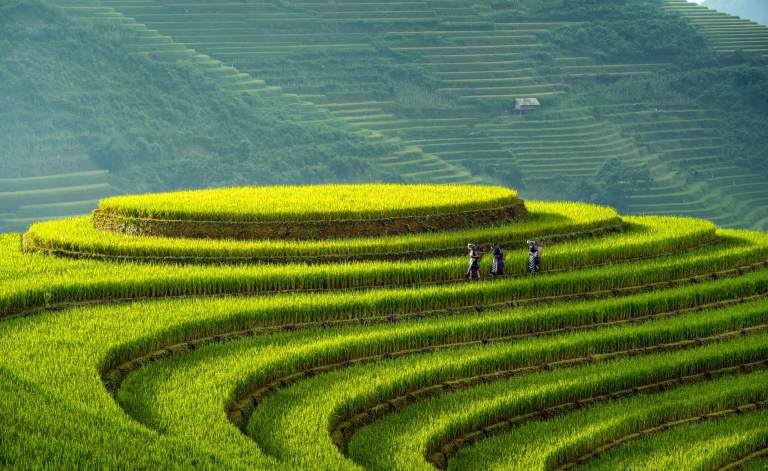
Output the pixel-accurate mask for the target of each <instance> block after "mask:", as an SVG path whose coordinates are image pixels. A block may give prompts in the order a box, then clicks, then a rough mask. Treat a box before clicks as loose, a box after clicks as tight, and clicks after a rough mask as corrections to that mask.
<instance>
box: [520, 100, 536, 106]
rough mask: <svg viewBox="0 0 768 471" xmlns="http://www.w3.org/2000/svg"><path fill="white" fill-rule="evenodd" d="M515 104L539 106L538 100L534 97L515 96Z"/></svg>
mask: <svg viewBox="0 0 768 471" xmlns="http://www.w3.org/2000/svg"><path fill="white" fill-rule="evenodd" d="M515 105H516V106H539V100H537V99H536V98H516V99H515Z"/></svg>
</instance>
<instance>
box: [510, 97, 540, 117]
mask: <svg viewBox="0 0 768 471" xmlns="http://www.w3.org/2000/svg"><path fill="white" fill-rule="evenodd" d="M537 106H539V100H537V99H536V98H517V99H515V111H516V112H517V114H528V112H529V111H532V112H534V113H535V112H536V107H537Z"/></svg>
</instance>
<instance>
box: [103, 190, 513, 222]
mask: <svg viewBox="0 0 768 471" xmlns="http://www.w3.org/2000/svg"><path fill="white" fill-rule="evenodd" d="M516 201H517V192H515V191H514V190H509V189H507V188H501V187H478V186H471V185H427V184H423V185H395V184H370V185H315V186H311V185H310V186H266V187H242V188H219V189H213V190H195V191H181V192H172V193H160V194H148V195H136V196H115V197H112V198H107V199H104V200H102V201H101V202H99V209H100V210H101V211H102V212H103V213H104V214H112V215H118V216H124V217H131V218H147V219H166V220H189V221H245V222H268V221H333V220H340V219H384V218H393V217H403V216H423V215H434V214H451V213H457V212H462V211H469V210H482V209H491V208H499V207H504V206H509V205H511V204H514V203H515V202H516Z"/></svg>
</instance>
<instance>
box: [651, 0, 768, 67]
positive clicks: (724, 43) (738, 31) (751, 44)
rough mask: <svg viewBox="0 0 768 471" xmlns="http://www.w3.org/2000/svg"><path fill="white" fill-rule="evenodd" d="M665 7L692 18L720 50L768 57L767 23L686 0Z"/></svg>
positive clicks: (673, 2) (669, 0) (674, 0)
mask: <svg viewBox="0 0 768 471" xmlns="http://www.w3.org/2000/svg"><path fill="white" fill-rule="evenodd" d="M664 8H665V9H666V10H667V11H671V12H675V13H678V14H679V15H680V16H682V17H683V18H685V19H686V20H688V21H690V22H691V24H693V25H694V26H696V28H697V29H698V30H699V31H701V34H703V35H704V37H705V38H707V40H708V41H709V42H710V44H712V47H713V48H714V49H715V50H717V51H719V52H733V51H735V50H737V49H740V50H743V51H744V52H746V53H752V54H761V55H763V56H767V57H768V27H766V26H765V25H762V24H759V23H757V22H756V21H752V20H750V19H747V18H740V17H738V16H733V15H729V14H728V13H724V12H720V11H717V10H714V9H712V8H708V7H706V6H700V5H697V4H695V3H692V2H686V1H684V0H667V6H666V7H664Z"/></svg>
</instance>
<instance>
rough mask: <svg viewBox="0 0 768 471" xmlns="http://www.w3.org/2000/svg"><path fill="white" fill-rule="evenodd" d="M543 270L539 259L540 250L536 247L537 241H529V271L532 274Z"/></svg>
mask: <svg viewBox="0 0 768 471" xmlns="http://www.w3.org/2000/svg"><path fill="white" fill-rule="evenodd" d="M539 268H541V260H540V259H539V248H538V247H536V241H535V240H529V241H528V270H529V271H530V272H531V273H536V272H537V271H539Z"/></svg>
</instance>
